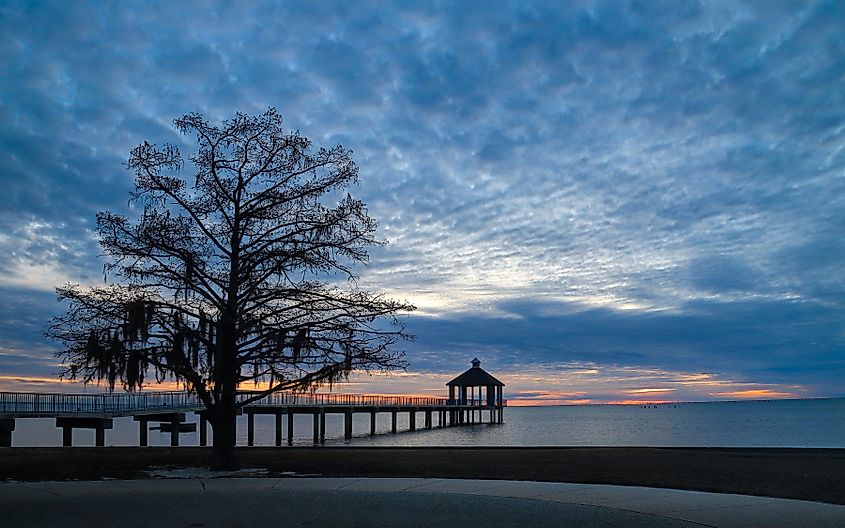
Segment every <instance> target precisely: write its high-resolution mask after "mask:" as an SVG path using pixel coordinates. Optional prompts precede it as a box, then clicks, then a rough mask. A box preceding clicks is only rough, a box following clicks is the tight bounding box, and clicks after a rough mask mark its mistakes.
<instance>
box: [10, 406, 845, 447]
mask: <svg viewBox="0 0 845 528" xmlns="http://www.w3.org/2000/svg"><path fill="white" fill-rule="evenodd" d="M188 419H189V420H190V421H196V420H197V418H196V416H194V415H188ZM369 423H370V417H369V414H365V413H360V414H356V415H355V418H354V421H353V434H354V435H355V437H354V438H353V439H352V440H351V441H350V442H344V440H343V415H342V414H329V415H327V416H326V443H327V444H328V445H353V446H653V447H673V446H674V447H679V446H687V447H838V448H845V399H843V398H840V399H825V400H773V401H753V402H714V403H684V404H668V405H658V406H656V407H648V408H642V407H640V406H635V405H591V406H564V407H530V408H529V407H510V408H507V409H505V424H503V425H486V424H477V425H470V426H465V427H450V428H446V429H434V430H423V429H421V426H422V424H423V413H418V415H417V418H416V424H417V431H416V432H414V433H407V432H402V431H407V429H408V413H400V414H399V423H398V426H399V431H400V434H397V435H391V434H384V433H388V432H389V431H390V426H391V424H390V413H381V414H379V415H378V418H377V422H376V430H377V432H378V433H380V434H382V436H375V437H370V436H368V433H369V430H370V425H369ZM434 423H435V425H436V424H437V414H436V413H435V414H434ZM274 424H275V421H274V418H273V417H272V416H262V415H257V416H256V417H255V445H267V446H269V445H273V443H274V439H275V432H274V427H275V426H274ZM283 424H284V427H283V435H284V438H286V437H287V418H285V419H284V420H283ZM312 431H313V429H312V422H311V416H310V415H296V417H295V421H294V433H295V435H294V443H295V444H297V445H311V440H312V437H311V435H312ZM210 438H211V431H210V428H209V440H210ZM61 439H62V434H61V430H60V429H58V428H57V427H55V421H54V420H53V419H40V418H39V419H18V420H17V423H16V430H15V432H14V435H13V445H15V446H59V445H61ZM73 442H74V445H78V446H93V445H94V431H89V430H83V429H76V430H74V441H73ZM106 443H107V444H108V445H115V446H131V445H138V424H137V423H136V422H133V421H132V419H131V418H116V419H115V420H114V429H112V430H109V431H106ZM149 443H150V445H170V433H160V432H158V431H150V433H149ZM180 443H181V444H182V445H199V434H198V433H183V434H182V435H180ZM238 444H239V445H246V417H245V416H241V417H240V418H239V421H238Z"/></svg>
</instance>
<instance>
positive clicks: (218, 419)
mask: <svg viewBox="0 0 845 528" xmlns="http://www.w3.org/2000/svg"><path fill="white" fill-rule="evenodd" d="M212 416H213V418H212V420H211V427H212V429H213V430H214V438H213V444H212V446H213V447H212V461H211V469H212V471H233V470H235V469H238V461H237V458H236V457H235V440H236V421H237V415H236V414H235V410H234V405H231V406H229V408H226V407H224V406H219V407H218V409H216V412H214V413H213V414H212Z"/></svg>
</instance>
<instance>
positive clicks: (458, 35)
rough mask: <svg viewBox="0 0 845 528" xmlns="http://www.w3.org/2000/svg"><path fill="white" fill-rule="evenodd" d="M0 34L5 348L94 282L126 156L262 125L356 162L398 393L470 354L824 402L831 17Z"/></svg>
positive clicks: (774, 10) (120, 24) (224, 25)
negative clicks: (397, 349)
mask: <svg viewBox="0 0 845 528" xmlns="http://www.w3.org/2000/svg"><path fill="white" fill-rule="evenodd" d="M0 9H2V16H0V30H2V31H0V61H2V64H3V66H2V68H3V73H4V77H5V78H6V79H9V80H10V81H9V82H5V83H4V84H3V86H2V88H0V117H2V120H0V177H2V183H3V189H4V193H3V194H2V195H0V233H2V235H0V294H5V295H13V296H20V295H24V294H23V293H22V291H24V290H31V291H32V293H31V295H33V299H41V300H40V301H38V302H37V303H36V304H34V305H33V307H32V310H31V317H33V319H38V318H40V319H43V320H46V319H47V318H48V317H47V314H48V313H51V311H52V310H54V309H55V306H54V305H52V304H50V303H49V302H47V301H46V300H44V299H43V298H42V297H39V295H40V294H38V293H36V291H38V290H42V291H43V290H47V289H49V288H50V286H51V285H54V284H55V283H56V282H61V281H64V280H65V279H68V280H73V281H80V282H92V281H94V280H96V279H97V278H98V277H100V275H101V271H102V264H103V261H102V259H99V258H98V257H97V255H98V253H99V250H98V248H97V247H96V242H95V240H94V239H93V237H92V229H93V227H94V226H93V221H94V215H95V214H96V212H97V211H101V210H106V209H108V210H116V211H126V200H127V197H128V195H127V193H128V191H129V189H130V188H131V185H132V181H131V175H130V174H129V173H128V172H127V171H126V170H125V169H124V167H123V166H122V165H121V164H122V163H123V162H124V161H125V158H126V156H127V153H128V151H129V149H130V148H132V147H133V146H135V145H137V144H138V143H139V142H141V141H142V140H145V139H147V140H150V141H152V142H155V143H159V144H160V143H165V142H172V143H176V144H178V145H179V146H180V147H181V148H183V149H185V150H186V151H189V150H190V148H191V145H190V144H191V141H190V138H185V137H180V136H178V134H177V133H176V132H175V131H174V130H173V128H172V127H171V120H172V119H173V118H174V117H177V116H178V115H181V114H183V113H186V112H190V111H200V112H203V113H205V114H206V115H207V116H208V117H210V118H211V119H218V120H219V119H224V118H226V117H228V116H230V115H231V114H232V113H233V112H234V111H236V110H241V111H246V112H253V113H254V112H260V111H262V110H264V109H265V108H266V107H268V106H277V107H279V109H280V110H281V111H282V113H283V114H284V115H285V116H286V119H287V123H288V125H289V126H290V127H291V128H292V129H300V130H301V131H302V132H303V133H304V134H305V135H306V136H308V137H310V138H311V139H313V140H314V141H315V144H318V145H329V144H332V143H335V142H342V143H343V144H344V145H345V146H346V147H348V148H351V149H353V150H354V151H355V159H356V160H357V161H358V163H359V164H360V168H361V184H360V186H359V187H357V188H356V189H354V193H355V194H356V195H358V196H360V197H361V198H363V199H364V200H365V202H367V204H368V205H369V208H370V211H371V213H372V214H373V216H375V217H376V218H378V219H379V220H380V222H381V232H382V234H383V235H384V236H385V237H386V238H388V239H389V240H390V241H391V245H389V246H387V247H386V248H379V249H377V250H374V251H373V252H372V253H373V254H372V256H373V259H372V264H371V265H370V266H369V267H367V268H366V269H363V270H361V275H362V283H363V284H365V285H368V286H369V287H373V288H376V289H384V290H387V291H389V292H391V294H393V295H395V296H397V297H400V298H408V299H410V300H418V302H419V304H420V306H421V307H422V310H421V314H422V315H424V317H415V318H412V319H411V320H410V324H411V326H412V327H413V329H414V331H415V332H416V333H417V334H418V336H419V340H418V342H417V344H416V345H415V346H414V348H412V349H409V352H410V353H411V356H410V358H411V360H412V367H413V368H422V369H430V370H431V371H432V372H441V371H443V369H453V368H455V366H456V364H455V363H454V362H453V360H452V359H450V358H452V357H453V355H454V354H458V355H460V354H462V353H464V351H470V350H474V351H478V350H484V351H489V356H490V357H491V358H495V361H499V362H500V363H499V365H501V366H503V367H507V368H509V369H517V368H528V366H530V365H531V364H532V362H537V363H538V364H539V365H543V366H544V368H546V367H547V368H554V367H555V366H561V365H566V364H567V362H568V361H569V360H570V359H572V358H574V359H575V360H577V361H595V362H596V364H597V365H627V366H632V365H642V366H648V365H651V366H658V367H660V368H667V369H670V370H672V372H693V373H695V372H711V373H712V372H720V373H725V375H731V376H736V377H737V378H738V379H743V380H748V381H754V380H766V382H771V383H790V382H794V384H801V385H802V386H805V387H811V386H817V389H813V390H817V392H816V393H818V394H822V393H824V394H834V393H835V394H842V393H841V389H836V388H834V386H833V384H832V382H831V376H833V374H829V373H841V369H842V360H841V350H842V332H841V328H842V322H843V321H842V319H841V318H840V317H839V316H838V315H837V314H839V313H842V312H843V303H845V277H843V275H842V274H841V273H840V272H839V267H840V263H841V261H842V258H843V256H845V246H843V243H842V241H841V239H842V237H841V233H842V232H843V229H845V222H843V218H845V198H843V197H845V179H843V178H842V177H841V176H842V167H843V166H845V149H843V148H842V138H843V133H845V132H843V128H842V123H843V122H845V90H843V84H845V63H843V61H842V59H841V57H843V56H845V49H843V43H842V39H841V38H840V36H841V27H842V26H843V24H845V8H843V6H842V3H841V2H836V1H817V2H808V3H805V4H801V5H799V6H793V5H790V4H770V3H766V4H765V5H764V4H760V3H754V2H739V3H736V2H731V3H724V4H720V3H706V4H702V3H694V2H689V3H683V4H678V3H677V2H623V3H619V2H589V3H584V4H580V3H574V4H572V3H567V4H561V3H555V2H520V3H515V4H510V5H501V6H495V7H490V6H488V5H486V4H481V3H478V2H458V3H453V4H448V5H439V4H437V3H419V2H410V3H406V2H388V3H383V2H379V3H377V4H376V3H371V4H368V3H361V4H356V6H355V7H354V8H353V7H351V6H349V5H347V4H345V3H343V2H338V3H334V4H308V3H305V4H303V3H300V4H291V3H288V4H278V3H275V2H273V3H249V4H231V5H218V6H211V7H208V6H203V7H202V8H200V7H198V6H197V5H193V4H179V5H170V4H167V5H157V6H153V7H151V8H150V9H146V10H143V11H138V10H136V9H129V8H126V7H125V6H121V5H119V4H117V5H105V6H103V5H99V4H95V3H84V2H74V3H64V4H63V3H59V2H47V3H41V4H11V5H6V6H3V7H2V8H0ZM27 295H29V294H27ZM38 303H42V304H38ZM39 307H40V308H39ZM505 329H508V330H507V331H506V330H505ZM25 335H26V336H27V337H25V338H24V337H23V336H22V335H21V334H19V333H18V332H17V331H16V330H15V329H13V328H10V327H9V328H6V329H5V330H3V334H2V335H0V344H4V343H9V342H14V343H22V342H24V341H27V340H28V341H27V342H29V343H30V344H32V345H33V346H36V345H37V346H40V341H39V340H38V338H37V337H36V336H35V334H31V333H28V334H25ZM15 346H16V347H17V346H18V345H17V344H16V345H15ZM482 347H483V348H482ZM799 358H800V359H799ZM4 368H5V365H3V364H0V371H2V370H3V369H4ZM732 379H733V378H732ZM761 382H762V381H761ZM538 383H539V382H538ZM540 389H541V388H540ZM526 390H527V389H526ZM538 390H539V389H538ZM737 390H745V389H737ZM748 390H754V389H748ZM771 390H774V391H778V390H780V389H771ZM808 390H811V389H809V388H808ZM780 391H781V392H789V390H780ZM617 396H618V395H617Z"/></svg>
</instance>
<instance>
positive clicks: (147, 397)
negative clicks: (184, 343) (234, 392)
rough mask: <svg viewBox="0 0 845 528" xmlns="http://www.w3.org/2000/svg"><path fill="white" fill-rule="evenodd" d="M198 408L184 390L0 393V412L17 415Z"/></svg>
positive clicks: (199, 405) (112, 414)
mask: <svg viewBox="0 0 845 528" xmlns="http://www.w3.org/2000/svg"><path fill="white" fill-rule="evenodd" d="M201 407H202V402H200V401H199V398H197V397H196V395H194V394H190V393H187V392H183V391H172V392H142V393H123V392H120V393H118V392H115V393H103V394H61V393H53V394H45V393H27V392H0V414H14V415H18V416H21V415H32V416H38V415H44V416H58V415H64V414H69V415H70V414H72V415H79V414H94V415H108V416H121V415H130V414H135V413H139V412H156V411H161V412H169V411H191V410H195V409H199V408H201Z"/></svg>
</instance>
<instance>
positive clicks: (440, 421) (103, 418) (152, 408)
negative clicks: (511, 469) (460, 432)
mask: <svg viewBox="0 0 845 528" xmlns="http://www.w3.org/2000/svg"><path fill="white" fill-rule="evenodd" d="M253 396H255V393H254V392H246V391H245V392H242V393H239V397H240V398H241V399H242V400H246V399H248V398H250V397H253ZM506 405H507V402H506V401H504V400H499V401H490V400H488V399H472V398H462V399H460V398H459V399H449V398H435V397H415V396H384V395H361V394H331V393H328V394H314V393H305V394H300V393H275V394H271V395H269V396H266V397H264V398H262V399H260V400H256V401H254V402H251V403H249V404H247V405H245V406H244V407H243V408H242V412H243V413H244V414H246V415H247V423H248V425H247V438H248V440H247V445H250V446H251V445H253V443H254V429H255V428H254V419H255V415H256V414H269V415H274V416H275V417H276V445H282V418H283V417H285V416H286V417H287V444H288V445H292V443H293V417H294V415H296V414H309V415H311V416H313V432H314V435H313V440H314V444H315V445H317V444H322V443H324V442H325V430H326V426H325V423H326V422H325V420H326V418H325V417H326V414H343V415H344V438H346V439H349V438H352V415H353V414H354V413H368V414H369V415H370V434H371V435H374V434H375V431H376V415H377V414H378V413H384V412H389V413H391V418H392V427H391V433H397V432H398V430H397V415H398V413H404V412H407V413H408V416H409V430H410V431H414V430H416V428H417V424H416V417H417V413H419V412H422V413H423V415H424V417H423V424H422V426H423V427H424V428H426V429H432V428H434V427H446V426H454V425H462V424H470V423H480V422H482V421H483V418H484V411H488V413H489V417H488V421H489V423H502V421H503V412H502V408H503V407H504V406H506ZM188 412H194V413H196V414H198V415H199V418H200V427H199V433H200V445H206V444H207V430H208V424H207V418H206V413H205V407H204V405H203V404H202V402H201V401H200V400H199V398H197V396H196V395H194V394H190V393H188V392H181V391H170V392H146V393H105V394H58V393H57V394H43V393H19V392H0V447H10V446H11V445H12V433H13V431H14V430H15V420H16V419H18V418H55V419H56V426H57V427H60V428H62V430H63V435H62V439H63V440H62V443H63V445H65V446H71V445H72V443H73V429H75V428H85V429H95V430H96V445H98V446H101V445H105V430H107V429H111V428H112V427H113V418H117V417H125V416H132V417H133V418H134V420H135V421H137V422H138V423H139V445H141V446H146V445H147V431H148V429H149V423H150V422H161V423H170V424H171V425H172V428H171V445H172V446H178V445H179V432H180V430H181V429H182V428H181V427H179V424H180V423H183V422H184V421H185V413H188ZM435 413H436V417H437V425H436V426H435V420H434V417H435Z"/></svg>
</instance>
